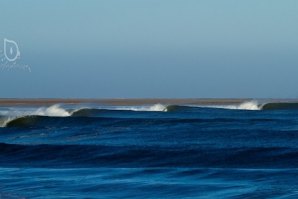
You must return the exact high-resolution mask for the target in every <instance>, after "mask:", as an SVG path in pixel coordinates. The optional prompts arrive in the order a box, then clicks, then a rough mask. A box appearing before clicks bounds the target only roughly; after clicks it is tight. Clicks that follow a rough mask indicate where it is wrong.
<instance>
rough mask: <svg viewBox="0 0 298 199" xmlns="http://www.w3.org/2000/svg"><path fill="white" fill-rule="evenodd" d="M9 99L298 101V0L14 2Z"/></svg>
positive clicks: (5, 21)
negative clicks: (14, 64) (14, 59)
mask: <svg viewBox="0 0 298 199" xmlns="http://www.w3.org/2000/svg"><path fill="white" fill-rule="evenodd" d="M4 38H8V39H13V40H15V41H16V42H17V43H18V44H19V48H20V51H21V59H20V60H19V62H20V63H21V64H28V65H30V67H31V70H32V72H31V73H29V72H26V71H24V70H20V69H12V70H3V69H2V70H0V83H1V87H0V88H1V92H0V97H82V98H86V97H98V98H109V97H117V98H131V97H169V98H171V97H176V98H181V97H253V98H258V97H265V98H266V97H273V98H274V97H276V98H289V97H298V88H297V87H298V1H297V0H283V1H282V0H248V1H239V0H224V1H223V0H204V1H203V0H179V1H178V0H93V1H91V0H81V1H76V0H68V1H66V0H51V1H39V0H35V1H32V0H27V1H17V0H7V1H1V2H0V50H2V49H3V39H4Z"/></svg>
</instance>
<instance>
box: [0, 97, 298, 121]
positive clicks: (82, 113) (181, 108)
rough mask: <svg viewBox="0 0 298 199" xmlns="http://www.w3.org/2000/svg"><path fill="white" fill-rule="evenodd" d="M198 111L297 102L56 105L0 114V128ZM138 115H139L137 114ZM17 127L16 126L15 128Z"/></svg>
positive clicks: (286, 106) (273, 107)
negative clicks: (40, 118)
mask: <svg viewBox="0 0 298 199" xmlns="http://www.w3.org/2000/svg"><path fill="white" fill-rule="evenodd" d="M198 108H200V109H202V108H212V109H229V110H249V111H260V110H288V109H291V110H295V109H296V110H298V103H295V102H269V103H263V104H262V103H259V102H258V101H255V100H252V101H246V102H243V103H240V104H233V105H163V104H154V105H151V106H149V105H148V106H118V107H117V106H114V107H83V108H77V109H72V110H68V109H65V108H63V107H61V106H60V105H59V104H55V105H53V106H50V107H41V108H37V109H34V110H23V111H20V110H17V111H16V110H11V111H1V113H0V115H1V116H0V127H7V126H19V125H20V126H22V125H25V126H26V125H29V126H30V124H33V123H35V120H36V118H37V117H36V116H45V118H50V117H106V116H108V117H110V116H112V117H117V116H119V114H120V115H123V114H128V113H131V114H133V115H134V116H139V115H140V114H141V115H142V114H143V113H142V112H192V111H196V110H197V109H198ZM137 112H139V113H137ZM15 124H18V125H15Z"/></svg>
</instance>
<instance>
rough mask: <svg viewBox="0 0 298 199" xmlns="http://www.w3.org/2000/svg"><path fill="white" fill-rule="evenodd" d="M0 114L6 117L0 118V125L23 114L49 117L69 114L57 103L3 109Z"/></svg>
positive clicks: (4, 124) (3, 125)
mask: <svg viewBox="0 0 298 199" xmlns="http://www.w3.org/2000/svg"><path fill="white" fill-rule="evenodd" d="M1 115H5V116H6V117H4V118H1V120H0V127H5V126H6V124H7V123H8V122H10V121H12V120H15V119H17V118H20V117H24V116H32V115H37V116H50V117H68V116H70V115H71V114H70V113H69V112H68V111H66V110H65V109H63V108H62V107H60V105H59V104H55V105H53V106H50V107H41V108H37V109H36V108H35V109H32V108H28V109H26V108H23V109H22V108H21V109H18V110H15V109H10V110H4V111H1Z"/></svg>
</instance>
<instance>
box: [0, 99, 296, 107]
mask: <svg viewBox="0 0 298 199" xmlns="http://www.w3.org/2000/svg"><path fill="white" fill-rule="evenodd" d="M251 100H257V101H258V100H260V101H270V102H280V101H282V102H284V101H286V102H298V99H252V98H238V99H237V98H231V99H228V98H218V99H217V98H185V99H183V98H172V99H171V98H127V99H120V98H118V99H116V98H115V99H112V98H111V99H75V98H74V99H71V98H69V99H66V98H61V99H59V98H53V99H49V98H44V99H42V98H36V99H33V98H32V99H29V98H28V99H21V98H20V99H16V98H2V99H0V106H18V105H19V106H26V105H28V106H33V105H53V104H59V103H61V104H83V103H92V104H101V105H111V106H132V105H150V104H158V103H161V104H166V105H171V104H175V105H181V104H189V105H227V104H240V103H243V102H245V101H251Z"/></svg>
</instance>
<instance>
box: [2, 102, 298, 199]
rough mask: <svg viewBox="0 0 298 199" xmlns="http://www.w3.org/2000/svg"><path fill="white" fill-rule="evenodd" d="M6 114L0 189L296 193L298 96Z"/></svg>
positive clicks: (73, 194)
mask: <svg viewBox="0 0 298 199" xmlns="http://www.w3.org/2000/svg"><path fill="white" fill-rule="evenodd" d="M0 115H1V117H0V123H1V126H2V127H1V128H0V198H40V199H41V198H42V199H44V198H119V199H123V198H142V199H143V198H154V199H155V198H177V199H180V198H188V199H189V198H233V199H236V198H298V105H297V104H294V103H270V104H262V105H260V104H257V103H256V102H246V103H243V104H239V105H225V106H209V107H207V106H206V107H194V106H173V105H172V106H163V105H160V104H158V105H153V106H139V107H132V106H129V107H117V106H115V107H108V106H106V107H105V106H102V107H99V106H95V105H84V106H83V105H82V106H81V108H80V107H77V106H76V107H74V106H66V105H60V106H58V105H54V106H51V107H44V108H38V107H33V106H31V107H28V106H27V107H21V106H17V107H11V106H8V107H2V108H1V109H0Z"/></svg>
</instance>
